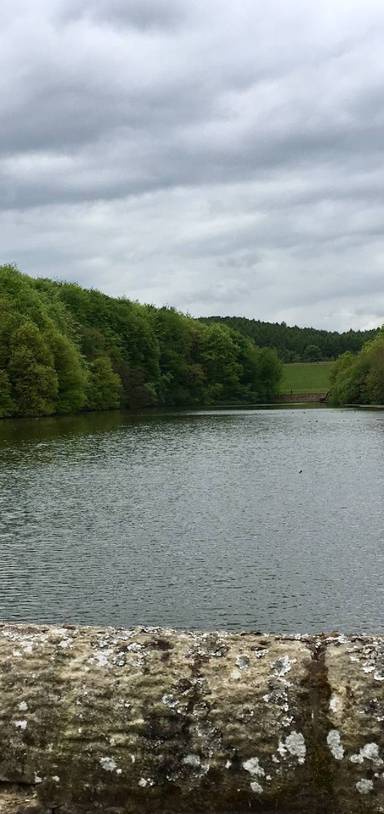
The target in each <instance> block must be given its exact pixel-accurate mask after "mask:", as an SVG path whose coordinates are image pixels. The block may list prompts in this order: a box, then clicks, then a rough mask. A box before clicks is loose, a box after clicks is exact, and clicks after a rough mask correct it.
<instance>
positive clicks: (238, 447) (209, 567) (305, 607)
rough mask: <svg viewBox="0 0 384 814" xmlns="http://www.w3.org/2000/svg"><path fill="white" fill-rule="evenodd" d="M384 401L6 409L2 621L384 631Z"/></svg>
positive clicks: (0, 525) (0, 459)
mask: <svg viewBox="0 0 384 814" xmlns="http://www.w3.org/2000/svg"><path fill="white" fill-rule="evenodd" d="M383 487H384V412H379V411H368V410H367V411H365V410H364V411H362V410H333V409H324V408H320V409H316V408H315V409H314V408H313V407H310V408H309V409H308V408H306V409H300V410H297V409H290V408H289V409H286V408H284V409H282V408H279V409H277V410H220V411H195V412H190V413H186V412H184V413H179V414H177V413H175V414H157V415H155V414H152V415H148V414H147V415H140V416H132V415H127V414H121V413H106V414H93V415H87V416H78V417H74V418H72V417H71V418H52V419H42V420H21V421H8V420H7V421H3V422H0V552H1V578H0V579H1V581H0V587H1V592H0V617H1V618H2V619H8V620H14V621H17V620H23V621H42V622H76V623H85V624H103V625H104V624H114V625H132V624H153V625H170V626H173V627H179V628H180V627H189V628H208V629H209V628H217V627H220V628H227V629H254V630H265V631H268V630H269V631H281V632H288V631H289V632H292V631H298V632H302V631H319V630H322V629H327V630H333V629H342V630H345V631H377V632H380V631H381V632H382V631H383V630H384V613H383V594H384V587H383V566H384V545H383V526H384V512H383V494H384V488H383Z"/></svg>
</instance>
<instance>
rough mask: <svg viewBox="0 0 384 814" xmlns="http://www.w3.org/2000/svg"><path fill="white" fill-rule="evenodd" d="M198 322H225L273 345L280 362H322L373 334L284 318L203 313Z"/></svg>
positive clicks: (354, 349) (354, 347) (358, 345)
mask: <svg viewBox="0 0 384 814" xmlns="http://www.w3.org/2000/svg"><path fill="white" fill-rule="evenodd" d="M202 322H204V323H205V324H208V325H209V324H210V323H212V322H216V323H218V324H219V325H226V326H227V327H229V328H233V329H234V330H236V331H239V332H240V333H242V334H243V335H244V336H247V337H249V338H250V339H252V340H253V342H254V343H255V344H256V345H258V346H259V347H260V348H264V347H269V348H275V349H276V351H277V353H278V356H279V358H280V359H281V361H282V362H326V361H329V360H333V359H336V358H337V357H338V356H340V355H341V354H342V353H346V352H348V351H350V352H351V353H357V352H358V351H360V350H361V348H362V347H363V345H364V343H365V342H367V341H368V340H369V339H373V337H374V336H375V335H376V334H377V330H372V331H345V332H344V333H338V332H337V331H323V330H318V329H316V328H299V327H298V326H297V325H295V326H289V325H286V324H285V322H280V323H278V322H275V323H274V322H261V321H260V320H256V319H247V318H246V317H206V318H202Z"/></svg>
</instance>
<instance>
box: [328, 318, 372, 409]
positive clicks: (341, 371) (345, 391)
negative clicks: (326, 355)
mask: <svg viewBox="0 0 384 814" xmlns="http://www.w3.org/2000/svg"><path fill="white" fill-rule="evenodd" d="M330 398H331V401H332V402H333V404H384V329H382V330H381V331H380V333H379V334H378V335H377V336H376V337H375V338H374V339H372V340H371V341H370V342H366V344H365V345H364V346H363V348H362V350H361V351H360V353H359V354H357V356H354V355H353V354H352V353H345V354H343V355H342V356H341V357H340V359H338V360H337V362H336V363H335V366H334V369H333V371H332V377H331V393H330Z"/></svg>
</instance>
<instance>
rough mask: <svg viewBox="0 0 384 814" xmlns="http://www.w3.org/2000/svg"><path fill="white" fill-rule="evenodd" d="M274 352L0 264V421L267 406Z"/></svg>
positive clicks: (239, 336)
mask: <svg viewBox="0 0 384 814" xmlns="http://www.w3.org/2000/svg"><path fill="white" fill-rule="evenodd" d="M280 377H281V363H280V361H279V359H278V356H277V353H276V352H275V351H274V350H271V349H270V348H267V347H262V348H259V347H257V346H256V345H255V343H254V342H253V341H252V339H251V338H250V337H247V336H245V335H244V334H243V333H240V332H238V331H237V330H234V329H233V328H232V327H231V326H230V325H226V324H223V323H221V324H219V323H212V324H204V323H203V322H200V321H198V320H195V319H192V318H191V317H188V316H185V315H184V314H181V313H179V312H177V311H176V310H175V309H173V308H155V307H154V306H150V305H140V304H139V303H137V302H133V301H130V300H128V299H126V298H120V299H114V298H112V297H108V296H107V295H105V294H102V293H100V292H99V291H96V290H86V289H83V288H81V287H80V286H79V285H76V284H74V283H61V282H55V281H52V280H48V279H33V278H31V277H28V276H27V275H24V274H21V273H20V272H19V271H18V270H17V269H16V268H15V267H14V266H9V265H8V266H0V416H2V417H4V416H13V415H14V416H41V415H52V414H66V413H76V412H79V411H81V410H106V409H114V408H119V407H122V408H128V409H141V408H144V407H155V406H157V407H188V406H194V405H195V406H198V405H211V404H217V403H224V402H232V403H234V402H242V401H243V402H252V401H255V402H267V401H272V400H273V399H274V397H275V396H276V394H277V392H278V387H279V381H280Z"/></svg>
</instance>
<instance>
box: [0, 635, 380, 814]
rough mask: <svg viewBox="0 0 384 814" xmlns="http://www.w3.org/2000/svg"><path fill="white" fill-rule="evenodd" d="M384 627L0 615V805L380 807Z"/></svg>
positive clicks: (188, 811)
mask: <svg viewBox="0 0 384 814" xmlns="http://www.w3.org/2000/svg"><path fill="white" fill-rule="evenodd" d="M383 722H384V639H381V638H379V637H360V636H353V637H349V638H346V637H344V636H341V635H331V636H318V637H317V636H292V637H291V636H263V635H259V634H250V633H246V634H234V633H231V634H228V633H224V632H217V633H192V632H180V631H171V630H164V629H160V628H156V629H148V628H134V629H128V630H123V629H118V630H115V629H112V628H106V629H99V628H78V627H69V626H65V627H62V628H59V627H50V626H29V625H28V626H27V625H8V624H4V625H1V626H0V812H2V814H16V812H18V814H27V812H28V814H32V812H34V814H37V812H39V814H85V812H89V814H91V812H92V814H93V812H102V813H103V814H141V812H143V813H144V812H145V813H147V812H148V814H149V812H151V814H152V813H153V814H156V813H157V812H158V813H159V814H160V812H161V814H183V813H185V814H192V813H193V814H204V813H205V812H207V814H208V812H209V814H215V812H221V814H224V813H225V814H236V812H249V811H258V812H275V814H279V813H280V814H289V812H306V814H307V813H308V814H309V813H310V814H316V812H319V814H320V812H321V813H322V814H326V813H327V812H329V814H338V812H339V813H340V814H353V812H384V762H383V759H384V730H383Z"/></svg>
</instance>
